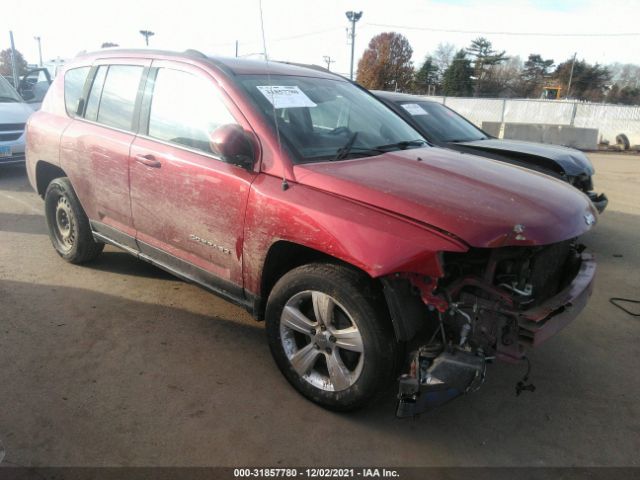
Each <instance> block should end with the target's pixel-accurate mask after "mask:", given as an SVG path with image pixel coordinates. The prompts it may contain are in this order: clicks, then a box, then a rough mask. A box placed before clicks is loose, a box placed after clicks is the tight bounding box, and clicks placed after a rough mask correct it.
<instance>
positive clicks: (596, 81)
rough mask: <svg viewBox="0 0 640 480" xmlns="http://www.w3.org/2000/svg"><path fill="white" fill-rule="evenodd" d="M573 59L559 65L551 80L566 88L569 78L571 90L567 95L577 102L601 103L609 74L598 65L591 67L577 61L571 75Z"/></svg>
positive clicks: (609, 77)
mask: <svg viewBox="0 0 640 480" xmlns="http://www.w3.org/2000/svg"><path fill="white" fill-rule="evenodd" d="M572 63H573V59H572V58H570V59H569V60H567V61H565V62H563V63H561V64H559V65H558V67H557V68H556V70H555V72H554V74H553V78H554V80H555V81H556V82H557V83H559V84H560V85H563V86H567V87H568V84H569V77H570V76H571V90H570V91H568V92H567V95H568V96H569V97H571V98H577V99H578V100H587V101H590V102H601V101H602V100H604V98H605V94H606V92H607V87H608V86H609V84H610V81H611V72H609V69H607V67H604V66H602V65H599V64H597V63H596V64H595V65H591V64H589V63H587V62H585V61H584V60H577V61H576V62H575V65H574V67H573V75H571V64H572Z"/></svg>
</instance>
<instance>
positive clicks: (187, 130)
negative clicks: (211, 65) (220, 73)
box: [149, 68, 236, 153]
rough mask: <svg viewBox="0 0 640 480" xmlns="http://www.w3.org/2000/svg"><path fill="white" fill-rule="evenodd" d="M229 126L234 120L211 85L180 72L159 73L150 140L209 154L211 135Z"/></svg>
mask: <svg viewBox="0 0 640 480" xmlns="http://www.w3.org/2000/svg"><path fill="white" fill-rule="evenodd" d="M230 123H236V121H235V120H234V118H233V116H232V115H231V113H230V112H229V111H228V110H227V107H226V106H225V105H224V102H223V101H222V99H221V98H220V95H219V93H218V90H217V89H216V88H215V86H214V85H213V84H212V83H211V82H208V81H207V80H205V79H203V78H200V77H197V76H195V75H192V74H190V73H187V72H182V71H179V70H173V69H168V68H161V69H160V70H158V74H157V76H156V79H155V83H154V87H153V98H152V100H151V111H150V114H149V136H150V137H153V138H157V139H159V140H164V141H166V142H171V143H177V144H179V145H184V146H187V147H190V148H194V149H197V150H202V151H203V152H206V153H212V151H211V147H210V146H209V136H210V134H211V133H212V132H213V131H214V130H215V129H216V128H218V127H220V126H221V125H226V124H230Z"/></svg>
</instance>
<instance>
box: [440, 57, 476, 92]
mask: <svg viewBox="0 0 640 480" xmlns="http://www.w3.org/2000/svg"><path fill="white" fill-rule="evenodd" d="M472 75H473V68H471V61H470V60H469V59H468V58H467V53H466V52H465V51H464V49H463V50H459V51H458V53H456V54H455V56H454V57H453V60H452V61H451V65H450V66H449V68H447V70H446V71H445V72H444V75H443V78H442V93H443V94H444V95H448V96H452V97H464V96H469V95H471V92H472V88H473V82H472V80H471V76H472Z"/></svg>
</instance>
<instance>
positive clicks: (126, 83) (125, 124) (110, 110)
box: [98, 65, 143, 130]
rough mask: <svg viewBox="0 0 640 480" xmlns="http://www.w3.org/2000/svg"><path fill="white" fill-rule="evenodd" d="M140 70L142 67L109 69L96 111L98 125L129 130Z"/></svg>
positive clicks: (115, 66) (114, 66) (125, 66)
mask: <svg viewBox="0 0 640 480" xmlns="http://www.w3.org/2000/svg"><path fill="white" fill-rule="evenodd" d="M142 70H143V68H142V67H138V66H132V65H112V66H110V67H109V71H108V72H107V78H106V80H105V82H104V88H103V89H102V98H101V99H100V108H99V109H98V122H99V123H103V124H105V125H108V126H110V127H115V128H121V129H123V130H131V124H132V122H133V110H134V107H135V103H136V96H137V95H138V86H139V85H140V78H141V77H142Z"/></svg>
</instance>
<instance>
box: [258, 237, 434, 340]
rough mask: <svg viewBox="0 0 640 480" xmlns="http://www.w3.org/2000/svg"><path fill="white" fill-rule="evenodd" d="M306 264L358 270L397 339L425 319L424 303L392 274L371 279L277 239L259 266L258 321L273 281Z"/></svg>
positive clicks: (308, 249)
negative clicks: (385, 313)
mask: <svg viewBox="0 0 640 480" xmlns="http://www.w3.org/2000/svg"><path fill="white" fill-rule="evenodd" d="M310 263H331V264H335V265H340V266H343V267H346V268H349V269H351V270H353V271H356V272H358V273H359V274H361V275H362V276H364V277H366V278H367V279H369V280H370V281H371V284H372V286H373V288H374V289H375V290H376V291H377V293H378V294H379V298H380V301H381V302H383V303H384V305H385V308H386V310H387V313H388V314H389V318H390V319H391V323H392V325H393V330H394V333H395V337H396V339H397V340H399V341H408V340H410V339H411V338H413V337H414V336H415V334H416V333H417V331H418V330H419V329H420V326H421V324H422V322H425V321H427V320H428V312H427V308H426V306H425V305H424V304H423V303H422V301H421V300H420V296H419V295H417V294H415V292H414V291H413V290H412V289H411V287H410V285H409V284H408V282H405V281H403V280H401V279H398V278H396V277H395V276H390V277H381V278H373V277H371V275H369V274H368V273H367V272H366V271H364V270H362V269H361V268H358V267H357V266H355V265H352V264H350V263H347V262H345V261H343V260H341V259H339V258H336V257H333V256H331V255H328V254H326V253H324V252H321V251H319V250H316V249H314V248H311V247H308V246H305V245H302V244H299V243H295V242H291V241H286V240H279V241H276V242H274V243H273V244H272V245H271V247H270V248H269V251H268V252H267V256H266V259H265V262H264V265H263V269H262V278H261V289H260V296H259V297H258V299H257V301H256V305H255V307H254V314H255V316H256V318H258V320H262V319H263V318H264V312H265V308H266V303H267V299H268V298H269V295H270V293H271V290H272V289H273V287H274V285H275V284H276V282H277V281H278V280H279V279H280V278H282V276H284V275H285V274H286V273H287V272H289V271H291V270H293V269H294V268H297V267H300V266H302V265H307V264H310Z"/></svg>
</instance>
